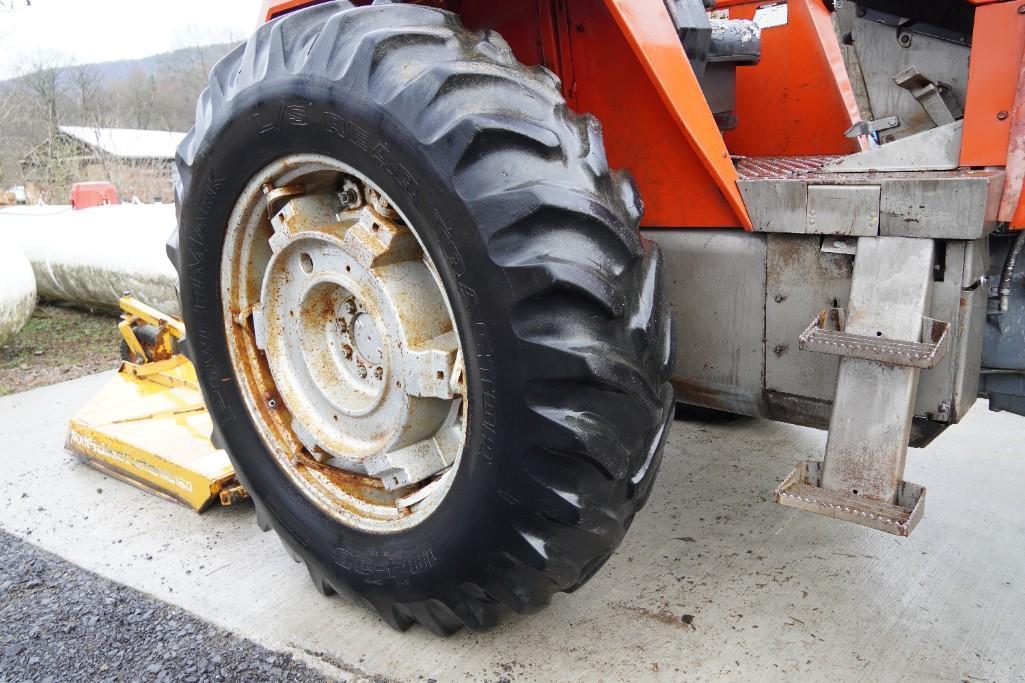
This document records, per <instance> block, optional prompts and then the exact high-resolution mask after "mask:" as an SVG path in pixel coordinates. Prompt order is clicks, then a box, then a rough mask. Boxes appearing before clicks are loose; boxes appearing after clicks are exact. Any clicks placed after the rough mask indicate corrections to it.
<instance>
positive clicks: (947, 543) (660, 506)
mask: <svg viewBox="0 0 1025 683" xmlns="http://www.w3.org/2000/svg"><path fill="white" fill-rule="evenodd" d="M106 378H107V375H96V376H92V377H86V378H82V379H79V380H75V381H72V382H67V383H65V384H61V385H57V386H53V387H47V388H43V389H37V390H34V391H30V392H26V393H24V394H18V395H14V396H10V397H6V398H2V399H0V444H2V446H0V480H2V488H0V526H2V527H3V528H4V529H6V530H8V531H10V532H12V533H14V534H16V535H18V536H21V537H24V538H27V539H28V540H30V541H31V542H32V543H34V544H37V545H39V546H41V547H43V548H45V549H47V550H49V551H51V552H54V553H56V554H58V555H60V556H62V557H64V558H66V559H68V560H70V561H72V562H74V563H76V564H78V565H80V566H82V567H85V568H87V569H90V570H93V571H95V572H98V573H99V574H101V575H103V576H106V577H109V578H111V579H113V580H116V581H119V582H122V583H125V584H128V585H130V586H132V587H135V588H138V589H141V590H143V591H145V592H147V593H150V594H152V595H154V596H156V597H158V598H161V599H163V600H166V601H168V602H172V603H175V604H177V605H180V606H182V607H184V608H186V609H188V610H190V611H192V612H194V613H196V614H197V615H199V616H201V617H203V618H206V619H208V620H210V621H212V622H215V623H217V624H218V625H221V626H224V627H226V628H228V629H230V630H232V631H234V632H236V633H238V634H240V635H243V636H246V637H249V638H252V639H253V640H256V641H257V642H259V643H261V644H263V645H266V646H268V647H271V648H274V649H281V650H290V651H300V652H304V653H306V657H307V659H308V660H310V661H313V662H315V663H317V664H318V665H319V666H321V667H322V668H324V669H325V670H327V671H329V672H333V673H335V674H336V675H339V676H344V677H350V678H373V677H382V678H385V679H388V680H400V681H416V680H420V679H421V678H423V679H427V678H434V679H438V680H446V681H448V680H474V681H486V680H559V681H585V680H586V681H592V680H639V679H643V680H679V679H680V678H683V677H686V678H687V679H688V680H707V679H720V678H738V677H758V678H759V679H761V680H766V679H768V680H773V679H776V680H782V679H786V678H792V677H793V676H794V675H795V674H796V675H805V676H813V677H815V678H825V677H827V676H828V677H829V678H831V679H834V680H873V681H891V680H892V681H899V680H903V679H907V678H914V679H944V680H1012V679H1021V678H1023V677H1025V628H1023V626H1022V616H1021V615H1022V614H1025V503H1023V499H1022V490H1023V487H1025V420H1022V419H1021V418H1017V417H1014V416H1010V415H1005V414H999V413H990V412H988V411H986V410H985V405H984V404H980V405H978V406H976V408H975V409H974V410H973V411H972V412H971V413H970V414H969V416H968V418H967V419H966V420H965V422H964V423H963V424H962V425H960V426H959V427H954V428H952V429H951V430H949V431H948V432H947V433H946V434H944V435H942V436H941V437H940V438H939V439H938V440H937V441H936V443H934V444H933V445H932V446H930V447H929V448H928V449H925V450H922V451H912V453H911V455H910V464H909V467H908V473H907V478H908V479H909V480H910V481H914V482H916V483H919V484H923V485H925V486H926V487H927V488H928V490H929V493H928V501H927V509H926V515H925V519H924V521H923V522H922V523H921V524H920V525H919V526H918V528H917V529H916V530H915V532H914V534H913V535H912V537H911V538H909V539H899V538H896V537H893V536H888V535H886V534H882V533H879V532H876V531H872V530H868V529H863V528H860V527H857V526H853V525H850V524H844V523H840V522H835V521H833V520H829V519H826V518H824V517H818V516H815V515H811V514H808V513H801V512H798V511H795V510H791V509H786V508H782V507H779V506H776V505H774V504H773V503H772V496H771V491H772V488H773V487H774V486H775V484H776V483H777V482H778V481H779V480H781V479H782V478H783V477H784V476H785V475H786V474H787V473H788V472H789V471H790V469H791V467H792V466H793V464H794V463H795V462H796V461H797V460H802V459H806V458H817V457H819V455H820V454H821V453H822V449H823V446H824V443H825V435H824V433H822V432H817V431H814V430H808V429H803V428H798V427H793V426H788V425H782V424H775V423H772V422H767V421H759V420H742V421H739V422H737V423H734V424H728V425H715V426H712V425H699V424H687V423H677V424H676V425H675V426H674V428H673V431H672V433H671V435H670V437H669V443H668V446H667V448H666V455H665V460H664V464H663V466H662V472H661V474H660V475H659V479H658V482H657V483H656V486H655V490H654V493H653V494H652V498H651V501H650V502H649V503H648V507H647V508H646V509H645V510H644V512H643V513H642V514H640V515H639V516H638V517H637V519H636V521H635V523H634V525H633V528H632V529H631V531H630V534H629V535H628V536H627V539H626V541H625V542H624V544H623V546H622V547H621V548H620V550H619V552H618V553H617V554H616V555H615V556H614V557H613V558H612V560H611V561H610V562H609V563H608V564H607V565H606V566H605V568H604V569H603V570H602V571H601V572H600V573H599V574H598V576H596V577H595V578H594V579H593V580H592V581H591V582H590V583H589V584H587V586H585V587H584V588H582V589H581V590H579V591H578V592H576V593H575V594H573V595H570V596H565V595H563V596H557V597H556V599H555V601H554V604H553V605H552V607H551V608H550V609H548V610H546V611H545V612H543V613H541V614H539V615H536V616H533V617H527V618H517V619H513V620H510V621H509V622H508V623H506V624H504V625H503V626H501V627H499V628H498V629H496V630H494V631H491V632H489V633H487V634H484V635H476V634H473V633H467V632H462V633H460V634H457V635H456V636H454V637H452V638H449V639H438V638H435V637H434V636H432V635H430V634H429V633H427V632H426V631H425V630H423V629H419V628H414V629H413V630H411V631H409V632H407V633H405V634H400V633H396V632H394V631H392V630H390V629H389V628H388V627H387V626H385V625H384V624H383V623H382V622H381V621H380V620H379V619H378V618H377V617H376V616H374V615H372V614H371V613H369V612H367V611H365V610H364V609H362V608H359V607H356V606H353V605H351V604H349V603H348V602H346V601H345V600H343V599H337V598H336V599H331V600H329V599H325V598H323V597H321V596H320V595H319V594H318V593H316V592H315V591H314V589H313V587H312V585H311V584H310V582H309V580H308V579H307V577H306V575H305V570H304V569H303V568H302V566H301V565H297V564H294V563H293V562H292V561H291V560H290V559H288V557H287V556H286V555H285V553H284V551H283V550H282V549H281V548H280V546H279V544H278V542H277V540H276V539H275V537H274V536H273V535H271V534H263V533H260V532H259V531H258V530H257V528H256V525H255V522H254V520H253V514H252V509H251V507H250V506H240V507H236V508H229V509H217V510H213V511H211V512H210V513H207V514H205V515H203V516H199V515H196V514H194V513H192V512H191V511H189V510H187V509H185V508H183V507H179V506H176V505H173V504H171V503H168V502H166V501H163V500H160V499H157V498H156V497H154V496H151V495H149V494H146V493H144V492H142V491H139V490H137V489H134V488H132V487H130V486H128V485H126V484H123V483H121V482H118V481H114V480H111V479H110V478H108V477H106V476H104V475H102V474H100V473H98V472H96V471H93V470H91V469H90V468H88V467H86V466H84V465H82V464H80V463H78V462H77V461H75V460H74V459H73V458H72V457H71V456H69V455H68V454H66V453H65V452H64V451H63V447H62V446H63V443H64V430H65V426H66V424H67V421H68V418H69V417H70V415H71V413H72V412H73V411H74V410H75V409H76V408H77V407H78V406H80V405H81V404H82V403H84V402H85V401H86V399H87V398H88V397H89V396H90V395H91V394H92V393H93V392H94V391H96V390H97V389H98V388H99V387H100V386H101V385H102V383H103V382H104V381H105V380H106ZM100 489H102V492H101V491H100ZM684 615H689V616H687V617H686V620H687V621H689V620H690V619H691V617H693V620H692V623H690V624H688V623H685V618H684Z"/></svg>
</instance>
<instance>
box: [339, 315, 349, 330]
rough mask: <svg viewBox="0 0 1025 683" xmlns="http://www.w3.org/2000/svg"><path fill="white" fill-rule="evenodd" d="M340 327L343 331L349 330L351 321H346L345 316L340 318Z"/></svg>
mask: <svg viewBox="0 0 1025 683" xmlns="http://www.w3.org/2000/svg"><path fill="white" fill-rule="evenodd" d="M338 329H339V330H341V331H342V332H348V331H349V323H347V322H345V318H339V319H338Z"/></svg>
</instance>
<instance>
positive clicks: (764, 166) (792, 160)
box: [734, 155, 844, 180]
mask: <svg viewBox="0 0 1025 683" xmlns="http://www.w3.org/2000/svg"><path fill="white" fill-rule="evenodd" d="M843 158H844V157H843V156H837V155H827V156H804V157H737V158H735V159H734V163H735V164H736V166H737V175H738V176H739V177H740V179H742V180H750V179H755V178H797V177H799V176H805V175H809V174H812V173H815V172H816V171H818V170H819V169H821V168H822V167H823V166H824V165H826V164H828V163H830V162H833V161H836V160H838V159H843Z"/></svg>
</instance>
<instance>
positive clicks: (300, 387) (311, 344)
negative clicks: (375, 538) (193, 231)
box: [221, 154, 466, 532]
mask: <svg viewBox="0 0 1025 683" xmlns="http://www.w3.org/2000/svg"><path fill="white" fill-rule="evenodd" d="M221 301H222V305H223V307H224V311H225V334H226V338H227V342H228V350H229V354H230V356H231V361H232V365H233V367H234V370H235V373H236V377H238V378H239V386H240V389H241V392H242V396H243V399H244V401H245V404H246V409H247V411H248V412H249V415H250V417H251V418H252V420H253V422H254V424H255V425H256V427H257V430H258V432H259V433H260V436H261V437H262V439H263V441H264V443H265V444H266V446H267V448H268V451H269V452H270V453H271V455H272V456H273V457H274V459H275V461H276V463H277V465H278V466H279V467H280V468H281V469H282V470H284V471H285V472H286V474H288V476H289V477H290V478H291V480H292V481H293V482H294V483H295V484H296V485H297V487H298V488H299V489H300V490H301V491H302V492H303V494H304V495H306V496H307V497H308V498H309V499H311V500H312V501H314V502H315V503H316V504H317V505H318V506H319V507H320V508H321V509H323V510H324V511H325V512H327V513H328V514H330V515H332V516H333V517H335V518H336V519H338V520H339V521H341V522H343V523H345V524H347V525H350V526H354V527H357V528H360V529H363V530H368V531H375V532H389V531H398V530H401V529H405V528H409V527H411V526H413V525H415V524H418V523H420V522H421V521H423V519H425V518H426V517H427V516H428V515H430V513H431V512H433V511H434V510H435V509H436V508H437V506H438V505H439V504H440V502H441V499H442V498H443V497H444V495H445V493H446V492H447V491H448V489H449V487H450V486H451V483H452V479H453V478H454V475H455V471H456V469H457V468H458V466H459V461H460V455H461V453H462V450H463V444H464V442H465V438H466V382H465V373H464V368H463V363H462V348H461V345H460V341H459V338H458V334H457V332H456V325H455V318H454V316H453V314H452V308H451V305H450V303H449V300H448V297H447V294H446V292H445V288H444V285H443V284H442V281H441V278H440V277H439V275H438V272H437V269H436V268H435V267H434V264H433V262H432V261H431V258H430V256H429V255H428V253H427V251H426V249H425V248H424V246H423V242H422V241H421V239H420V236H419V235H418V234H417V232H416V230H415V227H414V226H413V225H411V224H410V222H409V221H408V220H406V218H405V216H404V215H403V213H402V210H401V207H398V206H396V205H395V204H393V203H392V201H391V199H390V198H389V197H388V196H387V195H385V194H384V193H383V192H381V190H380V189H379V188H378V187H377V186H375V185H374V184H373V183H371V182H370V181H369V180H368V179H367V178H366V177H365V176H363V175H362V174H361V173H359V172H358V171H357V170H356V169H353V168H351V167H350V166H348V165H346V164H344V163H342V162H339V161H338V160H335V159H332V158H330V157H325V156H322V155H312V154H310V155H292V156H288V157H285V158H282V159H280V160H278V161H276V162H274V163H273V164H270V165H269V166H267V167H266V168H264V169H263V170H262V171H260V172H259V173H257V174H256V175H255V176H254V177H253V178H251V179H250V181H249V183H248V184H247V185H246V187H245V189H244V190H243V192H242V194H241V195H240V197H239V200H238V201H237V203H236V205H235V207H234V210H233V211H232V215H231V219H230V222H229V225H228V229H227V232H226V236H225V245H224V251H223V255H222V261H221Z"/></svg>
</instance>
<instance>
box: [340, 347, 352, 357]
mask: <svg viewBox="0 0 1025 683" xmlns="http://www.w3.org/2000/svg"><path fill="white" fill-rule="evenodd" d="M342 355H343V356H345V357H346V358H352V347H351V346H349V345H348V344H343V345H342Z"/></svg>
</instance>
